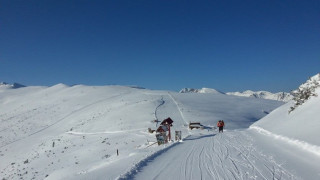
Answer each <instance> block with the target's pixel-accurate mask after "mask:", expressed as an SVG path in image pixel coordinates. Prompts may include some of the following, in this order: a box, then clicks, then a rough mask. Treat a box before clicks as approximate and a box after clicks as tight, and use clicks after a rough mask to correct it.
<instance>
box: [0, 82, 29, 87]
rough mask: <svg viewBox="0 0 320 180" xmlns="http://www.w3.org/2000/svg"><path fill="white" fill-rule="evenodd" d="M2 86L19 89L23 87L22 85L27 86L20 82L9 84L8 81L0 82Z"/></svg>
mask: <svg viewBox="0 0 320 180" xmlns="http://www.w3.org/2000/svg"><path fill="white" fill-rule="evenodd" d="M0 87H6V88H10V89H18V88H22V87H26V86H25V85H22V84H19V83H13V84H9V83H6V82H0Z"/></svg>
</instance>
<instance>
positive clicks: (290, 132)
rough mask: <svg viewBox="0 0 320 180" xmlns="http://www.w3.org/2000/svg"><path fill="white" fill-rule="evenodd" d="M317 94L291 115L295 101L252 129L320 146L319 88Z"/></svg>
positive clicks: (255, 124) (277, 110)
mask: <svg viewBox="0 0 320 180" xmlns="http://www.w3.org/2000/svg"><path fill="white" fill-rule="evenodd" d="M317 76H319V75H317ZM319 77H320V76H319ZM312 79H313V78H312ZM318 81H319V79H318ZM303 86H304V85H303ZM315 94H317V95H318V96H311V97H310V99H308V100H307V101H306V102H305V103H303V104H302V105H300V106H298V107H297V108H296V109H295V110H294V111H292V112H291V113H288V112H289V109H290V107H292V106H293V105H294V101H290V102H289V103H287V104H285V105H283V106H281V107H279V108H278V109H276V110H274V111H273V112H271V113H270V114H269V115H267V116H266V117H264V118H262V119H261V120H259V121H257V122H256V123H254V124H253V125H251V127H258V128H263V129H265V130H267V131H269V132H271V133H274V134H278V135H280V136H285V137H288V138H290V139H296V140H298V141H302V142H306V143H308V144H311V145H316V146H320V139H319V137H320V119H319V117H320V111H319V107H320V88H319V87H318V88H316V89H315Z"/></svg>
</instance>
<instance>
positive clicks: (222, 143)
mask: <svg viewBox="0 0 320 180" xmlns="http://www.w3.org/2000/svg"><path fill="white" fill-rule="evenodd" d="M253 144H254V138H253V137H252V135H250V134H248V133H247V132H245V131H229V132H225V133H223V134H216V135H215V134H207V135H201V134H199V135H192V136H190V137H188V138H186V139H185V140H184V142H183V143H179V144H178V145H176V146H173V147H172V148H170V149H168V151H166V153H160V154H158V156H156V157H153V158H152V159H149V160H147V161H148V163H147V164H143V165H144V166H143V167H141V166H140V167H139V171H138V172H136V173H135V174H134V175H133V176H131V177H133V178H134V179H170V178H171V179H172V177H174V178H175V179H184V180H189V179H190V180H192V179H210V180H211V179H217V180H218V179H219V180H220V179H228V180H229V179H237V180H238V179H241V180H247V179H264V180H266V179H274V180H281V179H282V180H283V179H298V178H297V177H295V176H294V175H293V174H291V173H290V172H289V171H287V170H286V169H284V168H283V167H282V166H281V165H280V164H279V163H277V162H276V160H275V159H273V157H272V156H270V155H265V154H264V153H262V152H260V151H259V150H257V149H256V148H255V146H254V145H253Z"/></svg>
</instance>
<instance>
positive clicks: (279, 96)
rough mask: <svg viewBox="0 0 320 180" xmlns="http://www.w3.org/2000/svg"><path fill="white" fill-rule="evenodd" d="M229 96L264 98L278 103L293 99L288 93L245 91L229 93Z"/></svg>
mask: <svg viewBox="0 0 320 180" xmlns="http://www.w3.org/2000/svg"><path fill="white" fill-rule="evenodd" d="M226 94H228V95H234V96H244V97H254V98H262V99H270V100H276V101H284V102H288V101H290V100H291V99H292V96H291V95H290V93H286V92H278V93H271V92H268V91H256V92H255V91H250V90H247V91H244V92H227V93H226Z"/></svg>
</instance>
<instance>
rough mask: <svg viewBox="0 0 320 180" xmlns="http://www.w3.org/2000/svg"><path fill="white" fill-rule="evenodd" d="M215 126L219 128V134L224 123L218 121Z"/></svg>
mask: <svg viewBox="0 0 320 180" xmlns="http://www.w3.org/2000/svg"><path fill="white" fill-rule="evenodd" d="M217 126H218V128H219V133H220V132H223V127H224V122H223V120H219V121H218V123H217Z"/></svg>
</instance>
